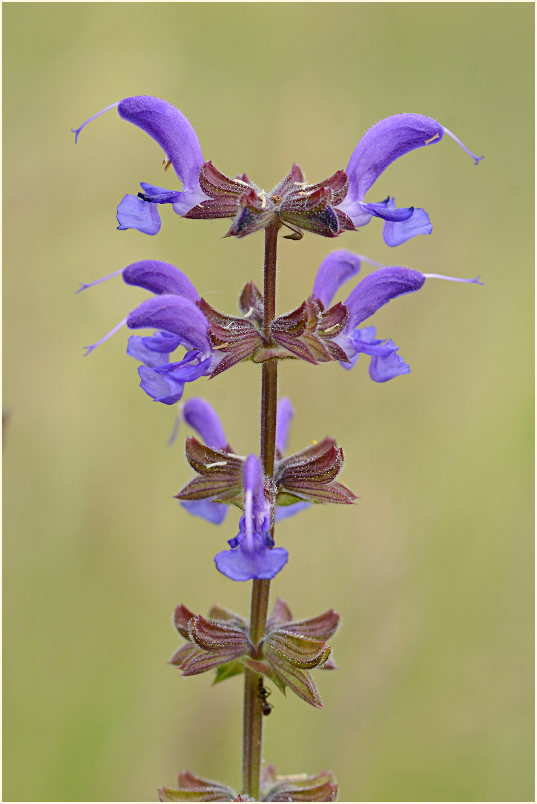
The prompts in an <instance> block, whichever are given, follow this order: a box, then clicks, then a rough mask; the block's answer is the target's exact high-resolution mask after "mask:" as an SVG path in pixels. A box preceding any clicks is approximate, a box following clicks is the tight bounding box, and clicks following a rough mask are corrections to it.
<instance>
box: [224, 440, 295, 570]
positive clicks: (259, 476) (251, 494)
mask: <svg viewBox="0 0 537 804" xmlns="http://www.w3.org/2000/svg"><path fill="white" fill-rule="evenodd" d="M243 483H244V516H243V517H241V520H240V523H239V532H238V534H237V536H236V537H235V538H234V539H230V540H229V542H228V544H229V546H230V548H231V549H230V550H222V552H220V553H217V554H216V556H215V558H214V560H215V564H216V567H217V569H218V570H219V571H220V572H221V573H222V574H223V575H226V576H227V577H228V578H231V580H232V581H250V580H253V579H254V578H257V579H261V578H263V579H269V578H274V576H275V575H277V574H278V572H280V570H282V569H283V567H284V566H285V564H286V563H287V558H288V553H287V550H285V549H284V548H283V547H274V546H273V545H274V542H273V539H272V535H271V530H272V518H271V514H272V508H273V506H272V505H271V503H270V501H269V500H268V499H266V498H265V485H264V476H263V470H262V468H261V463H260V461H259V458H258V457H257V456H256V455H249V456H248V457H247V458H246V461H245V463H244V471H243Z"/></svg>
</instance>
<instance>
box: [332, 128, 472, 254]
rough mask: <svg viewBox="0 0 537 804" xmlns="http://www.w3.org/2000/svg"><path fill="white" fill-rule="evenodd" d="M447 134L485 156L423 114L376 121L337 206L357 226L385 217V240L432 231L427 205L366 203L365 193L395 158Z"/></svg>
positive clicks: (361, 144)
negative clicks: (425, 208) (400, 206)
mask: <svg viewBox="0 0 537 804" xmlns="http://www.w3.org/2000/svg"><path fill="white" fill-rule="evenodd" d="M444 134H447V135H448V136H450V137H451V138H452V139H454V140H455V142H456V143H458V145H460V146H461V148H463V150H464V151H466V153H467V154H469V155H470V156H471V157H472V159H473V160H474V163H475V164H476V165H477V164H478V163H479V161H480V160H481V159H482V158H483V157H478V156H475V154H473V153H472V152H471V151H469V150H468V148H466V146H465V145H463V143H462V142H461V141H460V140H459V139H458V137H456V136H455V135H454V134H452V132H451V131H449V129H447V128H446V127H445V126H442V125H441V124H440V123H438V121H437V120H434V119H433V118H432V117H426V116H425V115H422V114H395V115H392V116H391V117H386V118H384V120H380V121H379V122H378V123H375V125H374V126H372V127H371V128H370V129H369V131H367V132H366V133H365V134H364V136H363V137H362V139H361V140H360V141H359V143H358V145H357V146H356V148H355V149H354V152H353V154H352V156H351V158H350V160H349V164H348V165H347V170H346V173H347V176H348V179H349V186H348V192H347V196H346V198H345V199H344V201H342V202H341V203H340V204H339V205H338V208H339V209H340V210H341V211H343V212H345V214H346V215H348V217H349V218H350V219H351V220H352V222H353V224H354V225H355V226H356V227H360V226H365V225H366V224H367V223H369V221H370V220H371V218H372V217H373V216H375V217H377V218H383V219H384V221H385V223H384V241H385V242H386V244H387V245H388V246H398V245H400V244H401V243H404V242H405V241H406V240H409V239H410V238H412V237H415V236H416V235H419V234H431V231H432V225H431V222H430V221H429V216H428V215H427V213H426V212H425V210H424V209H414V207H404V208H399V209H397V208H396V206H395V200H394V199H393V198H390V197H388V198H386V199H385V200H384V201H382V202H380V203H366V202H365V200H364V199H365V196H366V194H367V192H368V190H369V189H370V188H371V187H372V186H373V184H374V183H375V182H376V180H377V179H378V177H379V176H380V175H381V174H382V173H383V172H384V171H385V170H386V168H387V167H388V166H389V165H391V163H392V162H394V161H395V160H396V159H398V158H399V157H400V156H404V154H407V153H409V151H413V150H415V149H416V148H423V147H425V146H427V145H434V144H435V143H438V142H440V140H441V139H442V137H443V136H444Z"/></svg>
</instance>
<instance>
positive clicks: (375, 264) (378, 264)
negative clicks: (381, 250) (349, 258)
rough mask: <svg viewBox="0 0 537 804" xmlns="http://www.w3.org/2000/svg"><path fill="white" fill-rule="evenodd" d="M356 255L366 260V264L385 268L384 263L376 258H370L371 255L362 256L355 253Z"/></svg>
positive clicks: (363, 260)
mask: <svg viewBox="0 0 537 804" xmlns="http://www.w3.org/2000/svg"><path fill="white" fill-rule="evenodd" d="M356 256H357V257H359V258H360V259H361V260H362V262H367V263H368V265H373V266H374V267H375V268H386V263H384V262H377V261H376V260H372V259H371V257H364V255H363V254H357V255H356Z"/></svg>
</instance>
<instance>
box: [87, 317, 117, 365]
mask: <svg viewBox="0 0 537 804" xmlns="http://www.w3.org/2000/svg"><path fill="white" fill-rule="evenodd" d="M126 323H127V319H126V318H124V319H123V321H120V322H119V324H118V325H117V326H115V327H114V329H112V330H110V332H109V333H108V334H107V335H105V336H104V338H101V340H100V341H97V342H96V343H92V344H91V346H84V349H86V354H85V355H84V357H87V356H88V355H89V354H90V352H93V350H94V349H96V348H97V346H100V345H101V343H104V342H105V341H107V340H108V338H111V337H112V335H115V334H116V332H117V331H118V330H120V329H121V327H122V326H124V324H126Z"/></svg>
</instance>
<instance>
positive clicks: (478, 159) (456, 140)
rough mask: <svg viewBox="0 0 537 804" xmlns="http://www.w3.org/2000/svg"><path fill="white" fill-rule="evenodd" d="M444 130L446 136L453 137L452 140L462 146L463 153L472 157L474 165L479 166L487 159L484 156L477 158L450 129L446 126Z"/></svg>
mask: <svg viewBox="0 0 537 804" xmlns="http://www.w3.org/2000/svg"><path fill="white" fill-rule="evenodd" d="M443 128H444V131H445V133H446V134H447V135H448V136H449V137H451V139H452V140H455V142H456V143H457V145H460V146H461V148H462V150H463V151H466V153H467V154H468V156H471V157H472V159H473V160H474V165H478V164H479V163H480V162H481V160H482V159H484V158H485V157H484V156H476V155H475V154H473V153H472V152H471V151H470V149H469V148H467V147H466V145H465V144H464V143H463V142H461V141H460V139H459V138H458V137H456V136H455V134H454V133H453V132H452V131H450V130H449V128H446V127H445V126H444V127H443Z"/></svg>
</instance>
